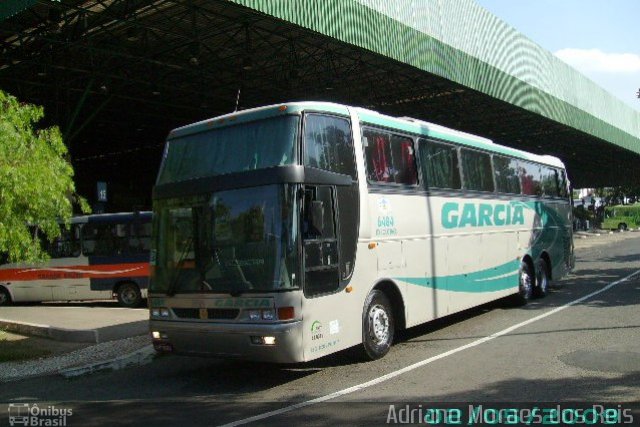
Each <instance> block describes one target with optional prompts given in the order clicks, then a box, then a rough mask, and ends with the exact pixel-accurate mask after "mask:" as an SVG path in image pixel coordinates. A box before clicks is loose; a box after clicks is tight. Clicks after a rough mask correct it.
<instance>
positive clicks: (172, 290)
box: [167, 235, 193, 297]
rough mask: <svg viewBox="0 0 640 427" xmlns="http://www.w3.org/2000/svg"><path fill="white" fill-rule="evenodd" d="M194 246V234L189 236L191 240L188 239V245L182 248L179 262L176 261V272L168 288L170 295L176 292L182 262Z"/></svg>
mask: <svg viewBox="0 0 640 427" xmlns="http://www.w3.org/2000/svg"><path fill="white" fill-rule="evenodd" d="M192 247H193V235H191V236H190V237H189V240H188V241H187V245H186V246H185V248H184V249H183V250H182V253H181V254H180V258H178V262H177V263H176V266H175V272H174V273H173V278H172V280H171V284H170V285H169V287H168V288H167V295H168V296H170V297H172V296H174V295H175V294H176V285H177V284H178V278H179V277H180V273H181V272H182V270H183V269H182V268H181V264H182V262H183V261H184V259H185V258H186V257H187V254H188V253H189V252H190V251H191V248H192Z"/></svg>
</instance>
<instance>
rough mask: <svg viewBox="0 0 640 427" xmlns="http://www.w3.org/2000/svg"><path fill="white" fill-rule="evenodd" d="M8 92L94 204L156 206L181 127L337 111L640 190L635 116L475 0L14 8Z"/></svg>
mask: <svg viewBox="0 0 640 427" xmlns="http://www.w3.org/2000/svg"><path fill="white" fill-rule="evenodd" d="M0 43H1V48H2V56H1V61H0V88H2V89H3V90H5V91H7V92H9V93H11V94H13V95H15V96H17V97H18V98H19V99H20V100H21V101H24V102H30V103H35V104H40V105H43V106H44V107H45V114H46V123H45V124H56V125H59V126H60V128H61V130H62V132H63V134H64V136H65V141H66V143H67V145H68V147H69V150H70V155H71V160H72V163H73V165H74V167H75V169H76V176H77V179H76V182H77V187H78V189H79V191H80V193H81V194H84V195H86V196H88V197H89V198H91V197H92V195H93V194H94V193H95V185H96V182H97V181H106V182H108V183H109V185H110V190H111V191H110V194H112V195H113V199H112V200H111V202H112V203H113V206H114V209H115V208H119V209H131V207H132V206H142V207H148V206H149V204H150V200H149V198H150V192H151V191H150V189H151V186H152V185H153V182H154V180H155V175H156V173H157V169H158V166H159V163H160V158H161V153H162V147H163V144H164V139H165V138H166V135H167V134H168V132H169V131H170V130H171V129H172V128H175V127H178V126H182V125H185V124H188V123H192V122H195V121H198V120H202V119H206V118H210V117H213V116H216V115H220V114H225V113H229V112H231V111H234V110H235V109H244V108H250V107H255V106H260V105H267V104H274V103H281V102H286V101H296V100H317V101H332V102H339V103H344V104H348V105H356V106H363V107H366V108H371V109H374V110H377V111H380V112H382V113H387V114H391V115H396V116H410V117H415V118H419V119H423V120H426V121H430V122H434V123H438V124H442V125H445V126H449V127H452V128H455V129H458V130H462V131H466V132H470V133H473V134H477V135H480V136H484V137H487V138H490V139H492V140H494V141H495V142H498V143H501V144H505V145H509V146H513V147H516V148H520V149H523V150H527V151H532V152H535V153H538V154H551V155H555V156H558V157H560V158H561V159H562V160H563V161H564V162H565V164H566V165H567V167H568V170H569V175H570V177H571V179H572V182H573V184H574V186H575V187H593V186H605V185H621V184H640V172H638V171H639V170H640V168H638V167H637V164H638V161H639V160H640V157H639V154H638V153H640V119H639V117H640V114H639V113H638V111H636V110H633V109H632V108H630V107H628V106H626V105H624V104H623V103H622V102H621V101H619V100H617V99H615V98H613V96H611V95H610V94H608V93H607V92H606V91H604V90H603V89H602V88H600V87H598V86H597V85H595V83H593V82H591V81H589V80H588V79H587V78H586V77H584V76H582V75H580V74H579V73H578V72H577V71H575V70H573V69H571V68H570V67H568V66H567V65H564V64H563V63H561V62H560V61H559V60H557V59H556V58H555V57H553V55H551V54H550V53H549V52H546V51H544V50H543V49H542V48H540V47H538V46H536V45H535V44H534V43H533V42H531V41H530V40H528V39H526V38H525V37H524V36H522V35H521V34H519V33H517V31H516V30H514V29H513V28H511V27H509V26H508V25H507V24H505V23H504V22H502V21H500V20H499V19H498V18H496V17H495V16H493V15H491V14H490V13H489V12H487V11H486V10H484V9H482V8H481V7H480V6H478V5H477V4H476V3H475V2H474V1H472V0H460V1H456V2H424V1H420V0H405V1H382V0H323V1H314V0H300V1H257V0H255V1H252V0H206V1H205V0H195V1H187V0H173V1H169V0H157V1H148V0H145V1H140V0H62V1H36V0H5V1H4V2H3V4H2V5H0Z"/></svg>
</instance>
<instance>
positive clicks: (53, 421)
mask: <svg viewBox="0 0 640 427" xmlns="http://www.w3.org/2000/svg"><path fill="white" fill-rule="evenodd" d="M72 415H73V409H70V408H59V407H56V406H54V405H47V406H43V407H40V406H38V404H37V403H33V404H30V403H10V404H9V425H11V426H42V427H62V426H66V425H67V417H70V416H72Z"/></svg>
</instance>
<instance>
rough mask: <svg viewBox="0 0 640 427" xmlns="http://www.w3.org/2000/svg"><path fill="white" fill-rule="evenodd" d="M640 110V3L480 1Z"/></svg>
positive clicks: (613, 0)
mask: <svg viewBox="0 0 640 427" xmlns="http://www.w3.org/2000/svg"><path fill="white" fill-rule="evenodd" d="M476 1H477V2H478V3H479V4H480V5H481V6H482V7H484V8H485V9H487V10H489V11H490V12H491V13H493V14H494V15H496V16H497V17H499V18H500V19H502V20H503V21H505V22H507V23H508V24H509V25H511V26H512V27H514V28H516V29H517V30H518V31H520V32H521V33H522V34H524V35H525V36H527V37H528V38H529V39H531V40H533V41H534V42H535V43H537V44H538V45H540V46H542V47H543V48H544V49H546V50H548V51H550V52H552V53H553V54H555V55H556V56H557V57H558V58H560V59H562V60H563V61H565V62H566V63H568V64H569V65H571V66H572V67H574V68H575V69H577V70H578V71H580V72H581V73H582V74H584V75H586V76H587V77H589V78H590V79H591V80H593V81H594V82H596V83H597V84H598V85H600V86H602V87H603V88H604V89H606V90H607V91H609V92H610V93H612V94H613V95H614V96H616V97H617V98H619V99H621V100H622V101H624V102H625V103H626V104H628V105H630V106H631V107H633V108H635V109H636V110H638V111H640V99H638V97H637V96H638V90H639V89H640V0H476Z"/></svg>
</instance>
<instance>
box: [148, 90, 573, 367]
mask: <svg viewBox="0 0 640 427" xmlns="http://www.w3.org/2000/svg"><path fill="white" fill-rule="evenodd" d="M568 188H569V184H568V180H567V174H566V171H565V168H564V166H563V164H562V162H561V161H560V160H558V159H557V158H554V157H550V156H539V155H534V154H530V153H526V152H523V151H520V150H515V149H512V148H508V147H504V146H500V145H497V144H494V143H492V142H491V141H489V140H487V139H485V138H481V137H477V136H473V135H469V134H465V133H462V132H457V131H455V130H451V129H447V128H444V127H442V126H438V125H434V124H431V123H427V122H423V121H419V120H415V119H410V118H395V117H390V116H386V115H382V114H379V113H377V112H374V111H370V110H366V109H362V108H354V107H347V106H343V105H337V104H331V103H321V102H296V103H288V104H284V105H275V106H267V107H261V108H256V109H251V110H246V111H242V112H237V113H232V114H229V115H225V116H221V117H217V118H214V119H211V120H206V121H203V122H199V123H195V124H193V125H190V126H186V127H182V128H179V129H176V130H174V131H172V132H171V133H170V134H169V137H168V142H167V145H166V148H165V153H164V158H163V162H162V166H161V168H160V172H159V175H158V179H157V183H156V186H155V187H154V190H153V199H154V201H153V206H154V207H153V210H154V228H153V248H152V252H151V263H152V265H153V268H152V272H153V273H152V276H151V281H150V288H149V307H150V310H151V313H150V332H151V335H152V337H153V343H154V346H155V348H156V350H157V351H161V352H173V353H176V354H191V355H208V356H214V357H231V358H243V359H251V360H259V361H271V362H279V363H290V362H301V361H308V360H313V359H316V358H318V357H321V356H325V355H327V354H330V353H333V352H336V351H339V350H343V349H346V348H349V347H353V346H360V350H361V352H362V354H363V356H365V357H366V358H369V359H376V358H379V357H382V356H384V355H385V354H386V353H387V351H388V350H389V347H390V345H391V343H392V342H393V338H394V336H395V334H396V332H397V330H400V329H403V328H408V327H411V326H415V325H419V324H422V323H424V322H428V321H430V320H433V319H436V318H439V317H442V316H446V315H449V314H452V313H455V312H458V311H461V310H465V309H467V308H470V307H473V306H477V305H480V304H484V303H486V302H489V301H492V300H496V299H499V298H503V297H507V296H512V297H513V298H514V299H515V300H517V301H518V302H519V303H526V302H527V301H528V300H529V299H531V298H533V297H543V296H545V295H546V294H547V293H548V291H549V283H550V281H551V280H552V279H553V280H557V279H560V278H561V277H562V276H563V275H564V274H566V273H567V272H568V271H569V270H570V269H571V268H572V266H573V263H574V259H573V240H572V214H571V203H570V199H569V190H568Z"/></svg>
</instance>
